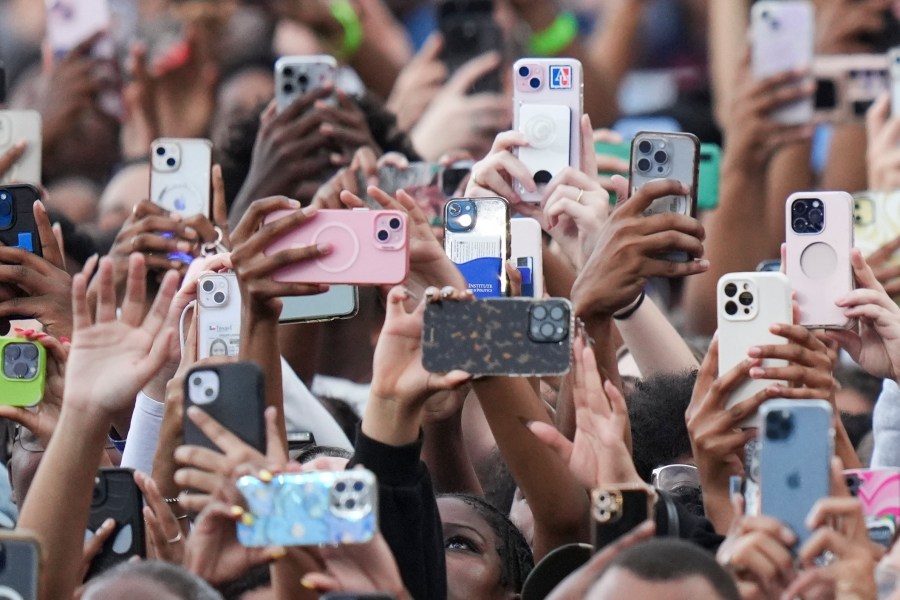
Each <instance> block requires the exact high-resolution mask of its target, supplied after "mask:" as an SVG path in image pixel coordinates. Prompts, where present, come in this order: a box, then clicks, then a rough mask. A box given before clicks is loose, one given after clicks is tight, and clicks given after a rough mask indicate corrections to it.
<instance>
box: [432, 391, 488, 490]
mask: <svg viewBox="0 0 900 600" xmlns="http://www.w3.org/2000/svg"><path fill="white" fill-rule="evenodd" d="M450 393H456V392H450ZM424 430H425V433H424V440H425V441H424V445H423V446H422V460H423V461H424V462H425V464H426V465H427V466H428V470H429V472H431V477H432V479H433V481H434V488H435V492H437V493H439V494H450V493H459V492H462V493H466V494H472V495H474V496H481V495H483V494H484V492H483V490H482V488H481V483H480V482H479V481H478V476H477V475H476V474H475V467H473V466H472V461H471V460H470V459H469V454H468V452H467V451H466V443H465V439H464V435H463V429H462V410H460V411H459V412H457V413H456V414H454V415H453V416H451V417H450V418H448V419H444V420H443V421H438V422H436V423H428V424H426V425H425V427H424Z"/></svg>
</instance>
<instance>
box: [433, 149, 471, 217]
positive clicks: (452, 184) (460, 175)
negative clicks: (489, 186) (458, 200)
mask: <svg viewBox="0 0 900 600" xmlns="http://www.w3.org/2000/svg"><path fill="white" fill-rule="evenodd" d="M473 166H475V161H474V160H457V161H454V162H452V163H450V164H449V165H447V166H446V167H444V168H443V169H442V170H441V173H440V175H438V181H440V187H441V193H442V194H443V196H444V200H445V201H446V199H447V198H452V197H453V196H455V195H456V194H458V193H460V191H461V189H460V188H462V187H463V182H464V181H468V179H469V175H470V174H471V173H472V167H473ZM442 206H443V203H442ZM436 216H437V217H438V218H440V217H441V211H440V210H439V211H437V215H436Z"/></svg>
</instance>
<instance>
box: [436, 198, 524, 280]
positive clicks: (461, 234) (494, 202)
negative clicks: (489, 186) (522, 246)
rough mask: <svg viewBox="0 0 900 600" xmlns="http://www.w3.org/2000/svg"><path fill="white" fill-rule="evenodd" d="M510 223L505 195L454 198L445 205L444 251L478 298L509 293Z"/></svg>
mask: <svg viewBox="0 0 900 600" xmlns="http://www.w3.org/2000/svg"><path fill="white" fill-rule="evenodd" d="M509 227H510V225H509V203H508V202H507V201H506V200H505V199H503V198H454V199H452V200H450V201H449V202H447V204H446V205H445V206H444V251H445V252H446V253H447V256H448V257H450V260H452V261H453V262H454V263H455V264H456V266H457V267H458V268H459V270H460V272H461V273H462V274H463V277H465V278H466V282H467V283H468V285H469V289H470V290H472V293H473V294H475V296H476V297H478V298H491V297H495V296H505V295H506V293H507V291H506V290H507V285H508V282H507V277H506V269H505V268H504V264H505V263H506V261H507V260H508V259H509V254H510V240H509V238H510V235H509Z"/></svg>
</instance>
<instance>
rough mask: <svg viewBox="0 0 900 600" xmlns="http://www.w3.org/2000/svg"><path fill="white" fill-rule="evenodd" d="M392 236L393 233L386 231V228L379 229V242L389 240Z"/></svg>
mask: <svg viewBox="0 0 900 600" xmlns="http://www.w3.org/2000/svg"><path fill="white" fill-rule="evenodd" d="M390 236H391V234H389V233H388V232H387V231H385V230H384V229H379V230H378V234H377V237H378V241H379V242H386V241H388V238H389V237H390Z"/></svg>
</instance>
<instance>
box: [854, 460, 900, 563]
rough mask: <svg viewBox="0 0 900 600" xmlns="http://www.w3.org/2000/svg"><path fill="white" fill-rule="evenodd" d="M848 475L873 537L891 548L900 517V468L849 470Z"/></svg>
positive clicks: (871, 537)
mask: <svg viewBox="0 0 900 600" xmlns="http://www.w3.org/2000/svg"><path fill="white" fill-rule="evenodd" d="M844 478H845V480H846V482H847V488H848V489H849V490H850V493H851V494H852V495H853V496H854V497H855V498H856V499H857V500H859V504H860V506H862V510H863V514H864V515H865V516H866V527H867V528H868V530H869V539H871V540H872V541H873V542H875V543H876V544H880V545H882V546H884V547H886V548H890V547H891V545H892V543H893V541H894V537H895V535H896V533H897V524H898V520H900V469H891V468H883V469H847V470H845V471H844Z"/></svg>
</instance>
